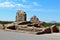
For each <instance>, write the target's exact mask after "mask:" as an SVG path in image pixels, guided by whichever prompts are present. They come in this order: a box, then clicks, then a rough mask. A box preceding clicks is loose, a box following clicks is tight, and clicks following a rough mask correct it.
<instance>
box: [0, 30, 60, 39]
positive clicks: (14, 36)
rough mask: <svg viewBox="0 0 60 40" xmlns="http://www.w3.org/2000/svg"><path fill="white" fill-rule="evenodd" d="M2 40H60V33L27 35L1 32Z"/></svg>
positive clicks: (0, 37)
mask: <svg viewBox="0 0 60 40" xmlns="http://www.w3.org/2000/svg"><path fill="white" fill-rule="evenodd" d="M0 40H60V33H57V34H55V33H54V34H44V35H32V34H27V33H17V32H6V31H2V30H0Z"/></svg>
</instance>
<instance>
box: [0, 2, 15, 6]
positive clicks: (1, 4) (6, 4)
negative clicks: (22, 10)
mask: <svg viewBox="0 0 60 40" xmlns="http://www.w3.org/2000/svg"><path fill="white" fill-rule="evenodd" d="M0 7H15V5H14V4H12V3H11V2H2V3H0Z"/></svg>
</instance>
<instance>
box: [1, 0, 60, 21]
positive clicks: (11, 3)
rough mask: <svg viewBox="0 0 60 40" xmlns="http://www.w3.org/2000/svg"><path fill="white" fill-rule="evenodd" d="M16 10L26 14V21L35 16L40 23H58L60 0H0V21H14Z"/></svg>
mask: <svg viewBox="0 0 60 40" xmlns="http://www.w3.org/2000/svg"><path fill="white" fill-rule="evenodd" d="M17 10H23V11H25V12H26V14H27V20H30V18H31V17H32V16H34V15H36V16H37V17H38V18H39V20H40V21H45V22H50V21H57V22H60V0H0V20H1V21H15V16H16V12H17Z"/></svg>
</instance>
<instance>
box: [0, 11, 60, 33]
mask: <svg viewBox="0 0 60 40" xmlns="http://www.w3.org/2000/svg"><path fill="white" fill-rule="evenodd" d="M26 19H27V14H26V12H24V11H22V10H17V12H16V20H15V22H13V23H10V24H0V29H3V30H9V31H10V30H18V31H19V30H20V31H27V32H34V33H36V34H45V33H53V32H56V33H57V32H60V30H59V28H58V27H57V26H56V25H52V26H51V27H44V26H43V25H42V23H41V21H40V20H39V19H38V18H37V17H36V16H32V17H31V18H30V21H27V20H26Z"/></svg>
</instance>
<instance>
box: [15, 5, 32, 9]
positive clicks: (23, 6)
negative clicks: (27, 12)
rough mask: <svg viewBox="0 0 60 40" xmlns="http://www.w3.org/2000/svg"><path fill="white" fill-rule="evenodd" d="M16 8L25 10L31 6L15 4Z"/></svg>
mask: <svg viewBox="0 0 60 40" xmlns="http://www.w3.org/2000/svg"><path fill="white" fill-rule="evenodd" d="M16 6H18V7H20V8H27V9H29V8H30V6H31V5H24V4H16Z"/></svg>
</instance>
